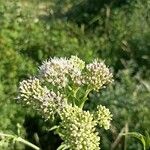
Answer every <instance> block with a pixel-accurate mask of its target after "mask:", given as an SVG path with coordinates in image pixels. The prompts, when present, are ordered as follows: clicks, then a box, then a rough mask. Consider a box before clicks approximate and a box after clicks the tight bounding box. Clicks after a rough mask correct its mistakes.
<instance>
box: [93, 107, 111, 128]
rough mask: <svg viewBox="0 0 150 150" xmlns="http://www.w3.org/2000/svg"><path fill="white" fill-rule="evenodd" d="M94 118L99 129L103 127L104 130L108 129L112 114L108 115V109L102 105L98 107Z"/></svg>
mask: <svg viewBox="0 0 150 150" xmlns="http://www.w3.org/2000/svg"><path fill="white" fill-rule="evenodd" d="M95 117H96V120H97V122H98V124H99V126H100V127H103V128H104V129H106V130H108V129H109V128H110V121H111V120H112V114H111V113H110V111H109V109H108V108H106V107H105V106H102V105H98V106H97V111H96V113H95Z"/></svg>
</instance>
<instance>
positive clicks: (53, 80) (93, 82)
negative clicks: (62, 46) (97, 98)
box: [19, 56, 112, 150]
mask: <svg viewBox="0 0 150 150" xmlns="http://www.w3.org/2000/svg"><path fill="white" fill-rule="evenodd" d="M111 82H112V73H111V72H110V70H109V69H108V68H107V66H106V65H105V64H104V62H103V61H100V60H97V59H96V60H94V61H93V62H92V63H89V64H85V62H84V61H83V60H81V59H79V58H78V57H77V56H71V58H69V59H68V58H57V57H54V58H50V59H49V60H46V61H44V62H43V64H42V65H41V66H40V67H39V73H38V75H37V76H36V77H32V78H30V79H27V80H23V81H22V82H20V86H19V99H20V102H21V103H22V104H23V105H26V106H29V107H31V108H33V109H34V110H36V112H38V113H39V114H40V115H41V116H42V117H43V118H45V119H46V120H48V119H50V120H60V121H59V124H57V125H56V126H55V127H53V129H55V132H56V133H57V134H58V135H59V136H60V138H61V139H62V140H63V142H62V145H61V146H60V147H59V148H58V149H62V150H63V149H69V150H99V149H100V147H99V145H100V137H99V135H98V132H97V131H96V127H97V126H99V127H103V128H104V129H106V130H107V129H109V128H110V121H111V120H112V115H111V113H110V111H109V109H107V108H106V107H105V106H102V105H99V106H97V110H96V111H94V112H90V111H88V110H84V109H83V107H84V104H85V102H86V101H87V100H88V94H89V93H90V92H91V91H98V90H100V89H101V88H103V87H104V86H106V85H107V84H109V83H111Z"/></svg>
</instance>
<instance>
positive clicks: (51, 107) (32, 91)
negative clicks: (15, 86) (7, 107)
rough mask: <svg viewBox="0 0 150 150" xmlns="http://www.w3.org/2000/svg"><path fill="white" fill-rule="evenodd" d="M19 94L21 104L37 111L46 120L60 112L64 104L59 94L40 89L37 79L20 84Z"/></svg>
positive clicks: (64, 101) (43, 88) (45, 88)
mask: <svg viewBox="0 0 150 150" xmlns="http://www.w3.org/2000/svg"><path fill="white" fill-rule="evenodd" d="M19 94H20V95H19V97H20V99H21V103H23V104H25V105H30V106H31V107H32V108H34V109H35V110H38V112H39V113H40V114H42V115H43V116H44V117H45V118H46V119H48V118H50V117H51V116H52V115H54V114H55V113H56V112H58V111H60V110H61V109H62V107H63V106H65V103H66V100H65V99H64V98H63V96H62V95H61V94H60V93H59V92H57V93H54V92H53V91H49V90H48V89H47V87H46V86H44V87H42V86H41V83H40V80H39V79H37V78H33V79H28V80H23V81H22V82H20V86H19Z"/></svg>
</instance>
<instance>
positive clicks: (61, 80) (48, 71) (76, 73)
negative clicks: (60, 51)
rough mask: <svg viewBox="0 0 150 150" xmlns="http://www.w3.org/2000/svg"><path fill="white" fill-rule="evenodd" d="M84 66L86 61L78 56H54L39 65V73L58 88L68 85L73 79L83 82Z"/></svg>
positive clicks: (75, 81) (76, 81)
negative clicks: (82, 72) (67, 57)
mask: <svg viewBox="0 0 150 150" xmlns="http://www.w3.org/2000/svg"><path fill="white" fill-rule="evenodd" d="M83 68H84V62H83V61H82V60H81V59H79V58H78V57H77V56H71V58H70V59H66V58H57V57H55V58H52V59H50V60H48V61H45V62H44V63H43V64H42V66H40V67H39V74H40V77H42V78H43V79H44V80H46V81H48V82H49V83H51V84H53V85H54V86H57V87H58V88H62V87H66V86H67V84H69V82H70V80H69V77H71V81H72V82H74V83H77V84H80V83H81V78H80V77H81V70H82V69H83Z"/></svg>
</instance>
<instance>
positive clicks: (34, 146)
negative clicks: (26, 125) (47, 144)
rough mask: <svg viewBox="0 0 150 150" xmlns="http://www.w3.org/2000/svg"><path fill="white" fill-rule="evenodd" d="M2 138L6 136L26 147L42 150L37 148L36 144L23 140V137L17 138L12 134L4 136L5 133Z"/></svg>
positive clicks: (1, 134) (0, 134)
mask: <svg viewBox="0 0 150 150" xmlns="http://www.w3.org/2000/svg"><path fill="white" fill-rule="evenodd" d="M0 136H2V137H3V136H4V137H8V138H11V139H14V140H15V141H17V142H21V143H23V144H25V145H28V146H29V147H32V148H33V149H35V150H40V148H39V147H37V146H36V145H34V144H32V143H30V142H28V141H26V140H24V139H22V138H21V137H17V136H15V135H11V134H4V133H0Z"/></svg>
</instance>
